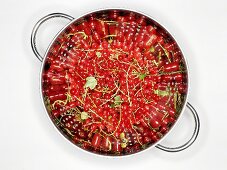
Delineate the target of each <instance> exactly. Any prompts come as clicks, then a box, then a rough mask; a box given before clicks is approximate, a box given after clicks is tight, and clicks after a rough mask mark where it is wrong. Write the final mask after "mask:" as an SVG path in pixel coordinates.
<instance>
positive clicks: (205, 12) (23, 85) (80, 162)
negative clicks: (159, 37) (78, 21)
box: [0, 0, 227, 170]
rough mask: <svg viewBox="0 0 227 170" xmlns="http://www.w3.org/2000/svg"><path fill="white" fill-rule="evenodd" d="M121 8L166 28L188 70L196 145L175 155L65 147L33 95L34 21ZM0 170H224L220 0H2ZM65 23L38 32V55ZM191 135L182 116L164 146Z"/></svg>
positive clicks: (226, 99)
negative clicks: (106, 153) (117, 154)
mask: <svg viewBox="0 0 227 170" xmlns="http://www.w3.org/2000/svg"><path fill="white" fill-rule="evenodd" d="M105 7H109V8H110V7H122V8H129V9H133V10H137V11H141V12H144V13H146V14H148V15H150V16H151V17H153V18H154V19H156V20H157V21H158V22H159V23H161V24H162V25H163V26H164V27H166V28H167V30H169V32H170V33H171V34H173V36H174V37H175V38H176V40H177V41H178V43H179V45H180V46H181V48H182V50H183V52H184V54H185V57H186V58H187V60H188V63H189V67H190V73H191V74H190V78H191V90H190V94H189V101H190V102H191V103H192V105H193V106H194V107H195V108H196V109H197V111H198V113H199V116H200V119H201V131H200V134H199V137H198V139H197V141H196V142H195V143H194V144H193V145H192V146H191V147H190V148H188V149H187V150H185V151H183V152H180V153H166V152H163V151H160V150H158V149H156V148H152V149H150V150H147V151H146V152H143V153H141V154H138V155H134V156H130V157H121V158H115V159H113V158H106V157H100V156H96V155H92V154H88V153H86V152H83V151H81V150H80V149H78V148H76V147H74V146H73V145H71V144H70V143H69V142H68V141H66V140H65V139H64V138H63V137H62V136H61V135H60V134H59V133H58V132H57V131H56V129H55V128H54V126H53V125H52V123H51V122H50V121H49V119H48V117H47V115H46V113H45V110H44V109H43V106H42V103H41V98H40V93H39V73H40V67H41V63H40V62H39V61H38V60H37V59H36V58H35V56H34V54H33V52H32V50H31V47H30V34H31V30H32V27H33V25H34V24H35V23H36V21H37V20H38V19H40V18H41V17H43V16H44V15H46V14H48V13H52V12H64V13H67V14H70V15H72V16H74V17H78V16H81V15H83V14H85V13H87V12H90V11H93V10H95V9H100V8H105ZM0 19H1V20H0V73H1V74H0V80H1V83H0V91H1V93H0V106H1V111H0V116H1V117H0V129H1V134H0V169H1V170H11V169H12V170H13V169H14V170H15V169H16V170H30V169H33V170H38V169H48V170H50V169H55V170H57V169H64V170H67V169H82V168H83V169H88V168H90V169H97V170H106V169H142V170H145V169H146V170H147V169H150V170H152V169H153V170H154V169H158V170H162V169H168V170H178V169H179V170H182V169H184V170H189V169H190V170H191V169H193V170H197V169H202V170H203V169H205V170H210V169H211V170H212V169H218V170H224V169H227V125H226V121H227V109H226V105H227V1H226V0H216V1H210V0H188V1H187V0H185V1H183V0H171V1H169V0H158V1H157V0H156V1H154V0H127V1H126V0H121V1H120V0H90V1H88V0H81V1H77V0H68V1H67V0H4V1H3V0H1V5H0ZM66 23H67V21H63V20H60V19H55V20H53V21H52V22H48V23H47V24H44V25H43V27H42V29H41V30H40V31H39V34H38V36H39V38H38V44H39V49H40V51H41V53H44V52H45V49H46V48H47V46H48V43H49V42H50V40H51V39H52V38H53V36H54V34H55V33H56V32H57V31H58V30H59V29H60V28H61V27H63V26H64V25H65V24H66ZM192 131H193V119H192V116H190V114H189V112H188V111H186V112H185V114H184V115H183V117H182V119H180V121H179V123H178V125H177V126H176V128H175V129H174V130H173V131H172V132H171V134H170V135H169V136H168V137H167V138H166V139H165V141H163V144H168V145H172V146H173V145H177V144H180V143H182V142H184V141H186V140H187V139H188V138H189V136H190V135H191V134H192Z"/></svg>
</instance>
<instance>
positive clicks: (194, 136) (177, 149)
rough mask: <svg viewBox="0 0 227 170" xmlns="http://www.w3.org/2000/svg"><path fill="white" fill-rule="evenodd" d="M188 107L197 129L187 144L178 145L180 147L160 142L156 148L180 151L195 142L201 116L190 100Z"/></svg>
mask: <svg viewBox="0 0 227 170" xmlns="http://www.w3.org/2000/svg"><path fill="white" fill-rule="evenodd" d="M187 107H188V109H189V110H190V111H191V113H192V114H193V117H194V120H195V129H194V132H193V135H192V137H191V138H190V139H189V140H188V141H187V142H186V143H185V144H183V145H181V146H178V147H166V146H163V145H160V144H158V145H157V146H155V147H156V148H158V149H161V150H163V151H166V152H179V151H182V150H185V149H186V148H188V147H189V146H191V145H192V144H193V143H194V142H195V140H196V138H197V136H198V134H199V128H200V122H199V116H198V114H197V112H196V110H195V109H194V107H193V106H192V105H191V104H190V103H188V102H187Z"/></svg>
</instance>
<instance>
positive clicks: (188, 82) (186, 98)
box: [40, 8, 190, 158]
mask: <svg viewBox="0 0 227 170" xmlns="http://www.w3.org/2000/svg"><path fill="white" fill-rule="evenodd" d="M105 10H124V11H131V12H135V13H138V14H141V15H144V16H146V17H148V18H150V19H152V20H153V21H155V22H157V21H156V19H154V17H150V16H149V15H147V14H145V13H143V12H141V11H139V12H137V11H135V10H131V9H125V8H104V9H96V10H93V11H90V12H86V13H84V14H83V15H80V16H78V17H77V18H75V19H73V20H72V21H71V22H69V23H68V24H66V25H65V26H64V27H63V28H62V29H61V30H60V31H59V32H58V33H57V34H56V35H55V37H54V38H53V40H52V41H51V42H50V44H49V46H48V48H47V50H46V52H45V55H44V57H43V60H42V61H45V59H46V56H47V54H48V51H49V50H50V47H51V46H52V44H53V43H54V41H55V40H56V38H57V37H58V36H59V35H60V34H61V33H62V31H63V30H65V28H67V27H68V26H69V25H70V24H72V23H73V22H75V21H76V20H78V19H79V18H81V17H83V16H86V15H88V14H91V13H95V12H100V11H105ZM72 18H73V17H72ZM157 23H158V24H159V22H157ZM159 25H160V26H161V27H162V28H163V29H164V30H166V31H167V32H168V34H169V35H171V37H172V38H173V39H174V41H175V42H176V43H177V41H176V39H175V38H174V37H173V36H172V34H170V33H169V31H168V29H166V28H165V27H163V25H161V24H159ZM177 45H178V46H179V48H180V45H179V43H177ZM181 49H182V48H180V50H181ZM181 53H182V55H183V59H184V62H185V65H186V69H187V75H188V77H187V85H188V88H187V93H186V96H185V102H184V104H183V106H182V110H181V113H180V115H179V117H178V118H177V120H176V122H175V123H174V125H173V126H172V127H171V128H170V130H169V132H168V133H166V134H165V135H164V136H163V137H162V138H161V139H159V140H158V141H157V142H156V143H154V144H153V145H151V146H150V147H148V148H146V149H145V150H141V151H139V152H136V153H133V154H129V155H120V156H117V155H116V156H111V155H105V157H114V158H115V157H127V156H132V155H136V154H141V153H143V152H144V151H148V149H151V148H154V147H155V146H157V145H158V144H159V143H161V142H162V140H164V139H165V138H166V137H167V136H168V134H169V133H171V131H172V130H173V129H174V127H175V125H176V124H177V123H178V122H179V121H180V119H181V117H182V114H183V112H184V110H185V107H186V104H187V100H188V94H189V89H190V79H189V75H190V74H189V68H188V62H187V60H186V58H185V55H184V53H183V51H182V50H181ZM43 66H44V62H42V65H41V71H40V94H41V99H42V103H43V106H44V108H46V107H45V104H44V100H43V94H42V71H43ZM45 110H46V109H45ZM46 113H47V116H48V118H49V120H50V121H51V122H52V120H51V118H50V116H49V114H48V112H47V110H46ZM54 127H55V128H56V129H57V131H58V132H59V133H60V134H61V135H62V136H64V135H63V134H62V133H61V132H60V131H59V130H58V128H57V127H56V126H55V125H54ZM64 138H65V140H67V141H68V142H70V141H69V140H68V139H67V138H66V137H65V136H64ZM70 143H71V144H72V145H73V146H75V144H73V143H72V142H70ZM78 148H79V147H78ZM80 150H83V151H84V152H86V153H90V154H92V155H97V156H102V157H103V155H101V154H97V153H94V152H90V151H87V150H84V149H81V148H80Z"/></svg>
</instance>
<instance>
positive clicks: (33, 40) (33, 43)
mask: <svg viewBox="0 0 227 170" xmlns="http://www.w3.org/2000/svg"><path fill="white" fill-rule="evenodd" d="M52 18H65V19H68V20H70V21H72V20H73V19H74V18H73V17H72V16H70V15H67V14H63V13H52V14H48V15H46V16H44V17H43V18H41V19H40V20H39V21H38V22H37V23H36V24H35V26H34V27H33V29H32V34H31V46H32V50H33V52H34V54H35V56H36V57H37V58H38V59H39V60H40V61H41V62H42V61H43V57H42V55H40V53H39V51H38V49H37V47H36V34H37V31H38V29H39V27H40V26H41V25H42V24H43V23H44V22H46V21H48V20H50V19H52Z"/></svg>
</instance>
